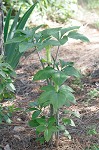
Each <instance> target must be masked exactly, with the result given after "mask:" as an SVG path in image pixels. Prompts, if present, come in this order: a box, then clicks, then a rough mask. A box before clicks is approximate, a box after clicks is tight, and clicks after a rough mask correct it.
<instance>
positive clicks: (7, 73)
mask: <svg viewBox="0 0 99 150" xmlns="http://www.w3.org/2000/svg"><path fill="white" fill-rule="evenodd" d="M15 76H16V74H15V72H14V71H13V69H12V67H11V66H10V65H9V64H8V63H5V62H4V61H3V60H2V58H1V60H0V102H2V101H3V100H8V99H11V98H13V96H14V92H15V87H14V85H13V80H12V78H13V77H15Z"/></svg>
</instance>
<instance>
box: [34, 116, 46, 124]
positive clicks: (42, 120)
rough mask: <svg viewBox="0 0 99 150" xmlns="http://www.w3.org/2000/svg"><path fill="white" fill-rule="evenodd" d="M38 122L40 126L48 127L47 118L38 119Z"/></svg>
mask: <svg viewBox="0 0 99 150" xmlns="http://www.w3.org/2000/svg"><path fill="white" fill-rule="evenodd" d="M36 121H37V122H38V123H39V124H40V125H46V124H47V122H46V119H45V117H43V116H42V117H41V118H37V119H36Z"/></svg>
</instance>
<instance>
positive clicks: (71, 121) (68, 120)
mask: <svg viewBox="0 0 99 150" xmlns="http://www.w3.org/2000/svg"><path fill="white" fill-rule="evenodd" d="M62 122H63V123H64V124H65V125H71V126H73V127H75V123H74V121H73V120H72V119H69V118H63V119H62Z"/></svg>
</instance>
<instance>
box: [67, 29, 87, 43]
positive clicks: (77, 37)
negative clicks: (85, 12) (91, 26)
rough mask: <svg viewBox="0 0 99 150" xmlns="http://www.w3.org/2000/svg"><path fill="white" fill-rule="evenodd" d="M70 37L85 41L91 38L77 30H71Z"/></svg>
mask: <svg viewBox="0 0 99 150" xmlns="http://www.w3.org/2000/svg"><path fill="white" fill-rule="evenodd" d="M68 37H69V38H72V39H76V40H81V41H83V42H89V39H88V38H87V37H85V36H84V35H82V34H80V33H78V32H75V31H72V32H69V34H68Z"/></svg>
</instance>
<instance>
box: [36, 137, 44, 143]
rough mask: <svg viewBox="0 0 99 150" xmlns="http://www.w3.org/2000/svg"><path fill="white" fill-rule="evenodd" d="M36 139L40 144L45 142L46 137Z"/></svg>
mask: <svg viewBox="0 0 99 150" xmlns="http://www.w3.org/2000/svg"><path fill="white" fill-rule="evenodd" d="M36 141H39V142H40V144H44V142H45V139H44V137H37V139H36Z"/></svg>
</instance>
